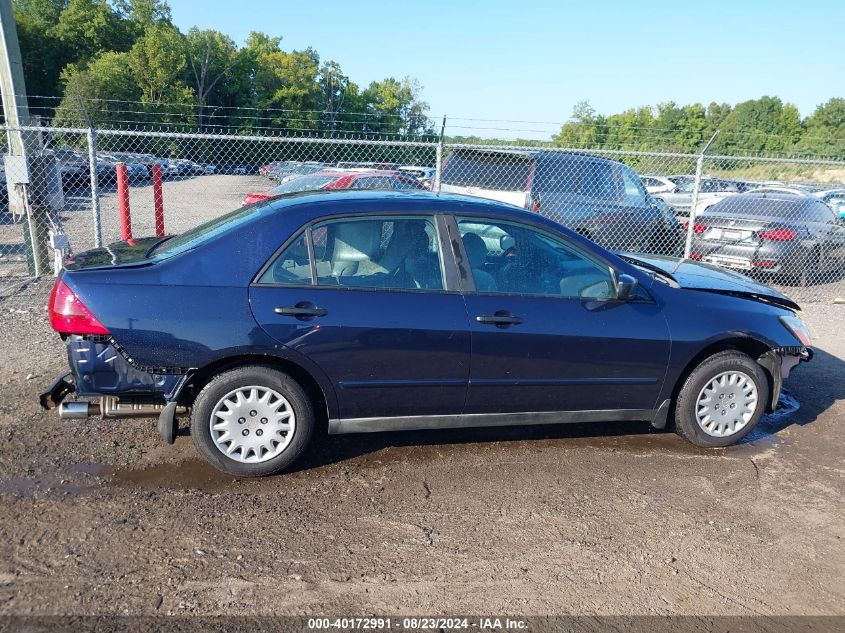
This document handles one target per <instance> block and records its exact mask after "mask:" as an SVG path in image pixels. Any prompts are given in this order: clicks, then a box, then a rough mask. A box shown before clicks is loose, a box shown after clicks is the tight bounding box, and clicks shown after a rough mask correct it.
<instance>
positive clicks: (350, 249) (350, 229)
mask: <svg viewBox="0 0 845 633" xmlns="http://www.w3.org/2000/svg"><path fill="white" fill-rule="evenodd" d="M381 224H382V223H381V221H374V220H360V221H355V222H344V223H340V224H337V225H335V226H334V227H333V228H334V250H333V251H332V261H333V262H362V261H367V260H369V259H372V258H373V257H374V256H375V254H376V252H377V251H378V247H379V244H380V242H381Z"/></svg>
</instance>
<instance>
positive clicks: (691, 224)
mask: <svg viewBox="0 0 845 633" xmlns="http://www.w3.org/2000/svg"><path fill="white" fill-rule="evenodd" d="M718 133H719V130H716V131H715V132H713V136H711V137H710V140H709V141H707V145H705V146H704V149H702V150H701V153H700V154H699V155H698V158H697V159H696V161H695V182H694V183H693V187H692V206H691V207H690V210H689V221H687V240H686V243H685V244H684V259H689V256H690V251H691V250H692V236H693V233H694V232H695V208H696V207H697V206H698V192H699V190H700V188H701V172H702V171H703V169H704V155H705V154H706V153H707V150H708V149H709V148H710V145H711V144H712V143H713V141H715V140H716V135H717V134H718Z"/></svg>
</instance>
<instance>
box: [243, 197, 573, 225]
mask: <svg viewBox="0 0 845 633" xmlns="http://www.w3.org/2000/svg"><path fill="white" fill-rule="evenodd" d="M350 202H351V203H364V202H366V203H367V204H361V205H359V204H355V205H354V206H355V209H354V210H350V213H360V212H361V211H362V210H365V209H370V210H372V211H373V212H379V211H384V210H385V208H386V207H388V206H392V205H393V204H396V203H399V204H400V205H401V204H402V203H403V202H408V203H412V205H413V206H415V207H416V206H418V205H419V206H420V208H423V207H424V205H425V203H426V202H428V203H431V206H430V210H431V212H435V211H439V212H449V211H448V210H449V209H450V208H451V209H452V210H455V211H458V210H460V211H461V212H478V213H484V212H488V213H490V212H492V213H496V214H498V215H506V216H512V217H513V218H514V219H517V218H522V219H525V218H526V217H527V218H531V219H535V220H537V219H539V220H541V221H543V223H550V224H552V225H554V226H559V225H558V224H557V223H556V222H553V221H552V220H547V219H546V218H543V217H542V216H540V215H538V214H537V213H531V212H528V211H526V210H525V209H522V208H521V207H516V206H513V205H511V204H506V203H504V202H498V201H496V200H489V199H487V198H478V197H476V196H465V195H461V194H452V193H433V192H431V191H426V190H425V189H408V190H401V191H393V190H390V191H388V190H383V191H378V190H372V189H365V190H360V189H358V190H356V189H331V190H325V189H319V190H316V191H305V192H301V193H294V194H287V195H281V196H277V197H273V198H269V199H267V200H266V201H263V202H258V203H256V204H257V205H258V206H267V207H271V208H272V209H273V210H279V209H290V208H292V207H299V206H306V205H311V204H320V205H323V204H336V203H337V204H340V203H350ZM379 207H381V208H379Z"/></svg>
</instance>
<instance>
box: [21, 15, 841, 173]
mask: <svg viewBox="0 0 845 633" xmlns="http://www.w3.org/2000/svg"><path fill="white" fill-rule="evenodd" d="M13 7H14V13H15V22H16V24H17V29H18V37H19V40H20V45H21V53H22V57H23V65H24V75H25V81H26V86H27V92H28V93H29V94H30V95H44V96H46V98H45V99H37V98H36V99H31V100H30V102H31V105H33V103H34V104H35V107H34V108H33V110H34V111H35V112H37V113H39V114H41V115H42V116H43V117H44V118H46V119H47V120H49V121H50V122H52V123H54V124H55V125H58V126H74V127H78V126H84V125H87V123H88V122H89V121H90V122H91V123H92V124H93V125H95V126H98V127H134V128H143V127H147V128H151V127H154V128H162V127H163V128H164V129H174V128H180V129H191V130H199V131H230V130H237V131H238V132H243V131H256V132H258V131H262V130H272V131H273V132H276V133H279V132H281V133H288V132H290V133H302V132H308V133H317V134H323V135H325V136H331V135H335V134H338V133H345V134H355V135H368V136H376V135H377V136H383V135H389V136H390V137H396V136H398V137H402V138H410V137H420V136H423V137H426V136H431V137H433V135H434V134H435V132H437V131H439V129H438V130H435V129H433V126H432V123H431V122H430V120H429V118H428V117H427V114H428V104H427V103H426V102H425V101H423V100H422V96H421V87H420V85H419V83H418V82H417V81H415V80H414V79H412V78H410V77H405V78H402V79H396V78H394V77H388V78H386V79H383V80H381V81H372V82H370V83H369V85H367V86H366V87H362V86H359V85H357V84H356V83H355V82H353V81H351V80H350V79H349V77H348V76H347V75H346V74H345V73H344V72H343V69H342V67H341V65H340V64H339V63H338V62H337V61H334V60H322V59H321V58H320V55H319V54H318V53H317V51H316V50H314V49H313V48H306V49H305V50H300V51H296V50H294V51H286V50H283V49H282V38H281V37H277V36H272V35H267V34H265V33H262V32H258V31H255V32H252V33H251V34H250V35H249V36H248V37H247V39H246V41H245V43H244V44H243V45H242V46H238V45H237V44H236V43H235V42H234V41H233V40H232V39H231V38H230V37H229V36H227V35H226V34H224V33H222V32H220V31H216V30H212V29H199V28H196V27H194V28H191V29H189V30H188V31H187V33H183V32H181V31H180V30H179V29H178V28H177V27H176V26H175V25H174V24H173V22H172V19H171V12H170V8H169V6H168V5H167V2H166V1H165V0H14V2H13ZM716 130H718V131H719V134H718V136H717V137H716V140H715V143H714V145H713V147H712V150H711V152H716V153H724V154H761V155H776V154H777V155H783V154H795V155H805V156H806V155H812V156H819V157H829V158H838V159H845V99H843V98H833V99H830V100H829V101H828V102H826V103H824V104H821V105H819V106H818V107H817V108H816V109H815V110H814V111H813V112H812V113H811V114H810V115H809V116H807V117H806V118H802V117H801V115H800V113H799V111H798V109H797V108H796V107H795V106H794V105H793V104H790V103H784V102H783V101H781V99H779V98H777V97H769V96H764V97H761V98H760V99H753V100H750V101H745V102H742V103H739V104H737V105H734V106H732V105H729V104H726V103H715V102H714V103H710V104H709V105H707V106H705V105H703V104H700V103H694V104H689V105H678V104H676V103H674V102H671V101H670V102H667V103H661V104H658V105H657V106H644V107H639V108H631V109H628V110H625V111H624V112H621V113H617V114H611V115H603V114H599V113H597V112H596V111H595V109H594V108H593V107H592V106H591V105H590V104H589V103H588V102H586V101H583V102H580V103H578V104H577V105H576V106H575V108H574V110H573V113H572V116H571V118H570V120H569V121H568V122H567V123H565V124H563V126H562V127H561V129H560V131H559V132H558V133H557V134H555V135H553V137H552V139H551V142H552V144H554V145H557V146H560V147H577V148H587V149H634V150H643V151H677V152H683V153H694V152H698V151H700V150H701V148H702V147H703V146H704V145H705V144H706V143H707V141H708V140H709V139H710V138H711V136H712V135H713V133H714V132H715V131H716ZM449 140H453V141H456V142H481V143H490V142H491V140H490V139H485V138H479V137H450V138H449ZM510 142H511V143H513V142H514V141H510ZM516 143H517V144H531V145H536V144H538V142H537V141H526V140H517V141H516Z"/></svg>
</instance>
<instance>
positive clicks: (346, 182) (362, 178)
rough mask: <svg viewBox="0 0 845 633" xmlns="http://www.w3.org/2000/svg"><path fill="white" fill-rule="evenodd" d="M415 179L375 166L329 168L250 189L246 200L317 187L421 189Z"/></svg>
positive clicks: (255, 199)
mask: <svg viewBox="0 0 845 633" xmlns="http://www.w3.org/2000/svg"><path fill="white" fill-rule="evenodd" d="M422 188H423V186H422V184H420V183H419V182H418V181H417V180H416V179H414V178H410V177H409V176H406V175H404V174H402V173H400V172H395V171H381V170H376V169H337V168H330V169H324V170H323V171H318V172H317V173H314V174H308V175H305V176H299V177H298V178H294V179H292V180H288V181H287V182H285V183H283V184H281V185H279V186H277V187H273V188H272V189H270V190H269V191H264V192H261V193H248V194H246V197H245V198H244V201H243V204H244V206H245V205H248V204H253V203H255V202H260V201H262V200H267V199H268V198H273V197H275V196H280V195H283V194H286V193H300V192H303V191H317V190H319V189H327V190H332V189H400V190H407V189H422Z"/></svg>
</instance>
